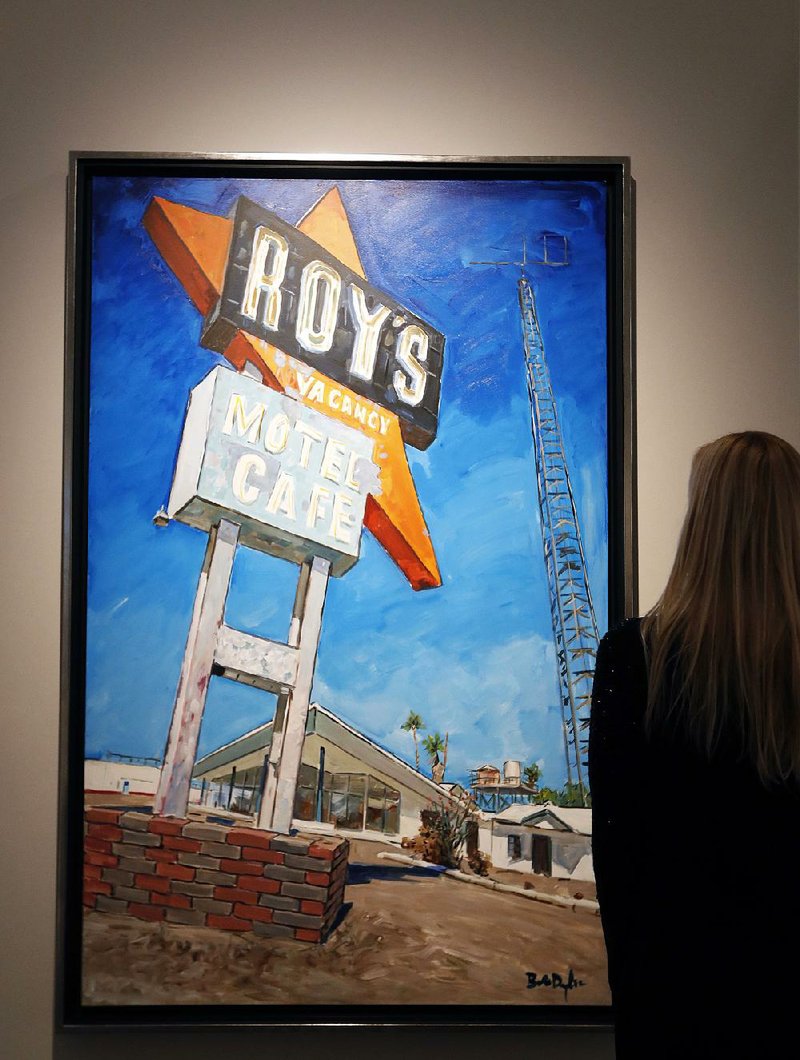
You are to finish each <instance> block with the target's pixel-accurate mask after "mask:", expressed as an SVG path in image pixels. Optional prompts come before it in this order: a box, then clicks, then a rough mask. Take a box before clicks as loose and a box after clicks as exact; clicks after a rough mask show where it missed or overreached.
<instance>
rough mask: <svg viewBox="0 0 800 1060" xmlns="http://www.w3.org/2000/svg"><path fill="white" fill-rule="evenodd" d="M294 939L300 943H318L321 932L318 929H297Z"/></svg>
mask: <svg viewBox="0 0 800 1060" xmlns="http://www.w3.org/2000/svg"><path fill="white" fill-rule="evenodd" d="M294 937H295V938H296V939H299V940H300V942H319V940H320V939H321V938H322V932H321V931H320V930H319V929H318V928H298V929H297V931H295V933H294Z"/></svg>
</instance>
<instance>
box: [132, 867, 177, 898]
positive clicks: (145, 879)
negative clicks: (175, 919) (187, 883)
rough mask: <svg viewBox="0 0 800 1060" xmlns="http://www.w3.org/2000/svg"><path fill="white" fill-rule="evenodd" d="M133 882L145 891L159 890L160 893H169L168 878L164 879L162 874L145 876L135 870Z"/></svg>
mask: <svg viewBox="0 0 800 1060" xmlns="http://www.w3.org/2000/svg"><path fill="white" fill-rule="evenodd" d="M134 883H135V884H136V886H137V887H141V888H142V889H143V890H145V891H160V892H161V893H162V894H168V893H169V880H165V879H164V878H163V877H162V876H145V875H143V874H142V873H139V872H137V874H136V875H135V876H134Z"/></svg>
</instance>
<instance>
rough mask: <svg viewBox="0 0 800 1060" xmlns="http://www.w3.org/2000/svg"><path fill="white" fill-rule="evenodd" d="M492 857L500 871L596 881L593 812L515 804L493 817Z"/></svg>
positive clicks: (547, 804)
mask: <svg viewBox="0 0 800 1060" xmlns="http://www.w3.org/2000/svg"><path fill="white" fill-rule="evenodd" d="M482 845H483V844H482ZM491 858H492V864H493V865H494V866H495V868H498V869H513V870H515V871H517V872H536V873H541V874H542V875H544V876H555V877H557V878H558V879H565V880H594V866H593V863H592V811H591V810H589V809H582V808H572V807H570V808H564V807H561V806H556V805H554V804H553V803H551V802H548V803H545V804H544V805H542V806H537V805H531V804H530V803H528V804H526V803H515V804H514V805H513V806H509V807H508V809H506V810H503V811H502V813H498V814H496V815H494V816H493V818H492V822H491Z"/></svg>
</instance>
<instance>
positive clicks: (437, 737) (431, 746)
mask: <svg viewBox="0 0 800 1060" xmlns="http://www.w3.org/2000/svg"><path fill="white" fill-rule="evenodd" d="M449 739H450V733H449V732H447V733H445V735H444V739H442V737H441V734H440V733H438V732H432V733H431V734H430V735H429V736H426V737H425V739H424V740H423V741H422V746H423V747H424V748H425V750H426V752H427V754H428V758H430V760H431V777H432V778H433V780H435V781H436V783H437V784H441V782H442V781H443V780H444V773H445V770H446V769H447V741H448V740H449ZM440 751H441V753H442V754H443V756H444V758H443V761H442V762H441V763H440V762H439V752H440ZM437 773H439V774H440V775H439V776H437Z"/></svg>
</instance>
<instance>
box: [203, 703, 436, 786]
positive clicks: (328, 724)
mask: <svg viewBox="0 0 800 1060" xmlns="http://www.w3.org/2000/svg"><path fill="white" fill-rule="evenodd" d="M312 732H313V733H317V735H318V736H320V737H322V738H323V739H326V740H329V741H330V742H331V743H334V744H336V745H337V746H338V747H341V748H342V750H343V751H347V752H348V753H349V754H352V755H353V756H354V757H356V758H358V759H360V760H361V761H364V763H365V765H368V764H369V763H370V762H372V763H374V766H375V768H377V769H380V770H381V771H382V772H384V773H387V774H388V775H389V776H391V777H394V778H396V779H397V780H398V781H400V782H401V783H404V784H405V785H406V787H411V788H412V789H415V790H416V791H417V792H419V793H420V794H422V795H423V796H424V797H426V798H433V797H435V796H439V798H445V799H449V798H454V796H452V795H450V793H449V792H448V791H447V790H446V788H444V787H443V786H442V785H439V784H436V783H435V782H434V781H433V780H431V779H430V778H429V777H426V776H425V775H424V774H423V773H420V772H418V770H416V769H415V768H414V767H413V766H411V765H409V764H408V762H405V761H404V760H403V759H402V758H400V757H399V756H398V755H396V754H393V753H392V752H391V751H388V750H387V749H386V748H385V747H381V745H380V744H379V743H377V742H376V741H375V740H372V739H370V737H368V736H365V735H364V733H362V732H359V731H358V729H356V728H354V727H353V726H352V725H348V723H347V722H346V721H344V720H343V719H342V718H340V717H338V716H337V715H336V714H334V713H333V711H331V710H328V709H327V707H323V706H322V705H321V704H320V703H312V704H311V707H310V709H309V713H308V723H307V725H306V733H307V734H308V733H312ZM271 743H272V722H271V721H269V722H267V724H266V725H259V726H258V728H256V729H251V730H250V731H249V732H246V733H244V734H243V735H242V736H239V737H238V738H237V739H235V740H231V741H230V743H226V744H223V745H222V746H221V747H217V748H216V749H215V750H214V751H211V752H209V754H207V755H204V756H203V757H202V758H200V759H198V761H197V762H196V764H195V767H194V772H193V776H195V777H203V776H204V775H205V774H207V773H209V772H211V771H212V770H217V769H219V768H220V767H222V766H226V765H228V764H230V763H233V762H237V761H239V760H240V759H242V758H244V757H245V755H249V754H252V753H253V752H255V751H262V750H263V751H264V753H266V752H267V750H268V749H269V747H270V745H271Z"/></svg>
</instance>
